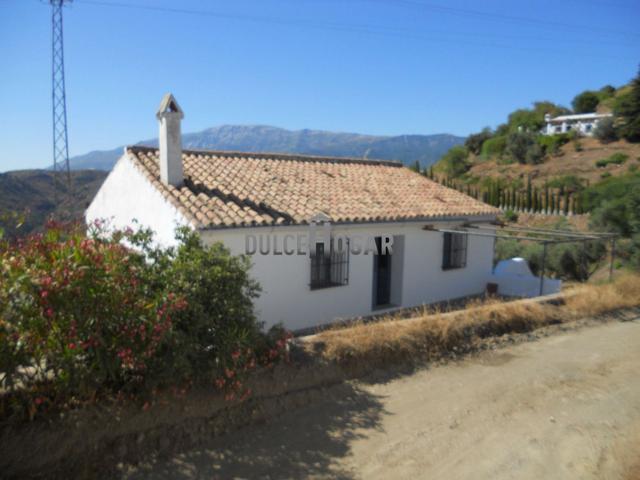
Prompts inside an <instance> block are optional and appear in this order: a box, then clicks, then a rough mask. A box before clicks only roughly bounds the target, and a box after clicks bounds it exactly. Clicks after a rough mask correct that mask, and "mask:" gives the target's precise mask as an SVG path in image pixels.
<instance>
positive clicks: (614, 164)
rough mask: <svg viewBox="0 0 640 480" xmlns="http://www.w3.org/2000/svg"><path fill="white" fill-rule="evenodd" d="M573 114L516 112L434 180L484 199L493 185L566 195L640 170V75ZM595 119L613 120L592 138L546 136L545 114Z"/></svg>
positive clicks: (475, 139) (467, 146)
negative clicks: (589, 115) (590, 115)
mask: <svg viewBox="0 0 640 480" xmlns="http://www.w3.org/2000/svg"><path fill="white" fill-rule="evenodd" d="M571 106H572V109H571V110H570V109H568V108H566V107H563V106H562V105H557V104H554V103H552V102H548V101H538V102H533V104H532V106H531V107H530V108H520V109H517V110H514V111H513V112H511V114H509V115H508V117H507V119H506V121H505V122H504V123H503V124H501V125H498V126H497V127H496V128H495V129H489V128H485V129H484V130H482V131H480V132H478V133H475V134H472V135H470V136H469V137H468V138H467V139H466V141H465V143H464V146H455V147H453V148H452V149H451V150H450V151H449V152H447V153H446V154H445V155H444V156H443V158H442V159H441V160H440V161H439V162H438V163H437V164H436V165H434V167H433V169H432V170H430V171H429V174H431V175H435V176H436V177H438V178H440V179H446V180H445V181H451V182H453V183H455V184H456V185H465V186H468V187H469V188H471V189H476V190H478V189H479V190H480V192H483V191H484V192H485V193H489V192H488V190H490V189H491V188H492V186H496V185H497V186H498V187H499V188H516V189H518V188H523V187H524V186H525V185H526V184H528V183H529V181H530V182H531V184H532V185H533V186H537V187H545V188H546V187H549V188H552V189H554V188H555V189H557V190H559V191H560V192H561V193H564V191H565V190H569V191H571V192H579V191H581V190H583V189H584V188H585V187H586V186H587V185H593V184H595V183H598V182H599V181H601V180H603V179H606V178H608V177H611V176H618V175H622V174H625V173H627V172H634V171H637V170H638V169H640V141H639V140H640V74H639V76H638V77H637V78H636V79H634V80H633V81H632V82H631V83H630V84H629V85H623V86H621V87H619V88H615V87H613V86H611V85H605V86H604V87H602V88H601V89H599V90H586V91H584V92H581V93H579V94H578V95H576V96H575V98H574V99H573V101H572V102H571ZM594 111H597V112H600V113H613V117H611V118H610V119H604V120H601V123H600V124H599V127H598V128H596V130H595V131H594V134H595V135H594V137H583V136H581V135H580V134H578V133H577V132H576V131H571V132H568V133H558V134H555V135H544V134H542V132H541V131H542V128H543V126H544V125H545V116H546V115H547V114H549V115H551V116H556V115H564V114H575V113H590V112H594ZM635 129H638V132H637V133H634V132H636V130H635Z"/></svg>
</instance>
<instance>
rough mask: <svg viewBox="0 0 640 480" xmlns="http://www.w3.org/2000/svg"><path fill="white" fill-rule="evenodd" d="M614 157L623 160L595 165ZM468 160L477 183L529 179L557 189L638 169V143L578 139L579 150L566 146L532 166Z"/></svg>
mask: <svg viewBox="0 0 640 480" xmlns="http://www.w3.org/2000/svg"><path fill="white" fill-rule="evenodd" d="M614 154H622V155H624V156H625V157H623V158H626V160H624V161H623V163H620V164H618V163H614V162H611V163H608V164H606V165H604V166H598V164H597V163H596V162H598V161H599V160H603V159H606V158H610V157H611V156H612V155H614ZM469 161H470V164H471V168H470V169H469V171H468V174H467V175H468V177H469V178H471V179H478V180H480V181H482V179H486V178H492V179H494V180H497V179H501V180H503V181H504V182H505V184H507V185H520V186H524V185H526V182H527V179H528V178H529V177H531V181H532V184H533V185H536V186H539V187H542V186H543V185H545V184H551V185H556V184H557V185H558V186H559V185H561V184H565V183H567V182H571V181H572V180H571V178H576V179H579V181H582V182H584V184H585V185H586V184H590V185H594V184H596V183H598V182H599V181H600V180H601V179H603V178H606V177H609V176H617V175H622V174H625V173H628V172H633V171H637V170H638V169H639V168H640V144H637V143H636V144H633V143H628V142H626V141H624V140H619V141H616V142H611V143H608V144H602V143H600V142H599V141H598V140H596V139H595V138H582V139H580V148H579V150H576V148H575V145H574V144H573V143H568V144H566V145H563V146H562V147H561V148H560V150H559V151H558V153H557V154H555V155H550V156H548V157H547V158H546V159H545V161H544V162H542V163H539V164H535V165H529V164H521V163H516V162H513V163H508V164H505V163H501V162H500V161H499V160H497V159H495V158H492V159H483V158H482V157H480V156H474V155H470V156H469ZM573 183H575V181H573Z"/></svg>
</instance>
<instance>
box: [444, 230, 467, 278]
mask: <svg viewBox="0 0 640 480" xmlns="http://www.w3.org/2000/svg"><path fill="white" fill-rule="evenodd" d="M467 237H468V235H467V234H466V233H445V234H444V249H443V252H442V269H443V270H452V269H454V268H464V267H466V266H467Z"/></svg>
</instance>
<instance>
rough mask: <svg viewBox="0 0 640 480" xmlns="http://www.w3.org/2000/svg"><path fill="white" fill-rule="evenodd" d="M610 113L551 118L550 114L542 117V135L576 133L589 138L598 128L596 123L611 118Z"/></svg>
mask: <svg viewBox="0 0 640 480" xmlns="http://www.w3.org/2000/svg"><path fill="white" fill-rule="evenodd" d="M612 116H613V114H611V113H580V114H577V115H560V116H558V117H553V118H552V117H551V115H550V114H548V113H547V114H546V115H545V116H544V121H545V122H546V124H545V126H544V128H543V130H542V133H544V134H545V135H556V134H558V133H569V132H571V131H575V132H578V133H579V134H581V135H585V136H587V137H591V136H592V135H593V132H594V130H595V129H596V127H597V126H598V122H600V120H602V119H603V118H608V117H612Z"/></svg>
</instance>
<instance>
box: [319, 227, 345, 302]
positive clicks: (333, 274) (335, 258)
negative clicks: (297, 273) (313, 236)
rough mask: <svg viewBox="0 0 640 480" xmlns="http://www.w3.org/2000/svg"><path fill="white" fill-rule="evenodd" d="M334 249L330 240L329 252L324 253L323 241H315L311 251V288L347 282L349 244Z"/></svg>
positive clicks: (334, 285) (339, 284)
mask: <svg viewBox="0 0 640 480" xmlns="http://www.w3.org/2000/svg"><path fill="white" fill-rule="evenodd" d="M345 247H346V248H341V249H335V248H334V242H333V239H332V240H331V252H329V255H325V254H324V243H322V242H320V243H316V248H315V251H312V252H311V283H310V286H311V289H312V290H315V289H318V288H328V287H338V286H341V285H347V284H348V283H349V245H348V243H347V244H346V246H345Z"/></svg>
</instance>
